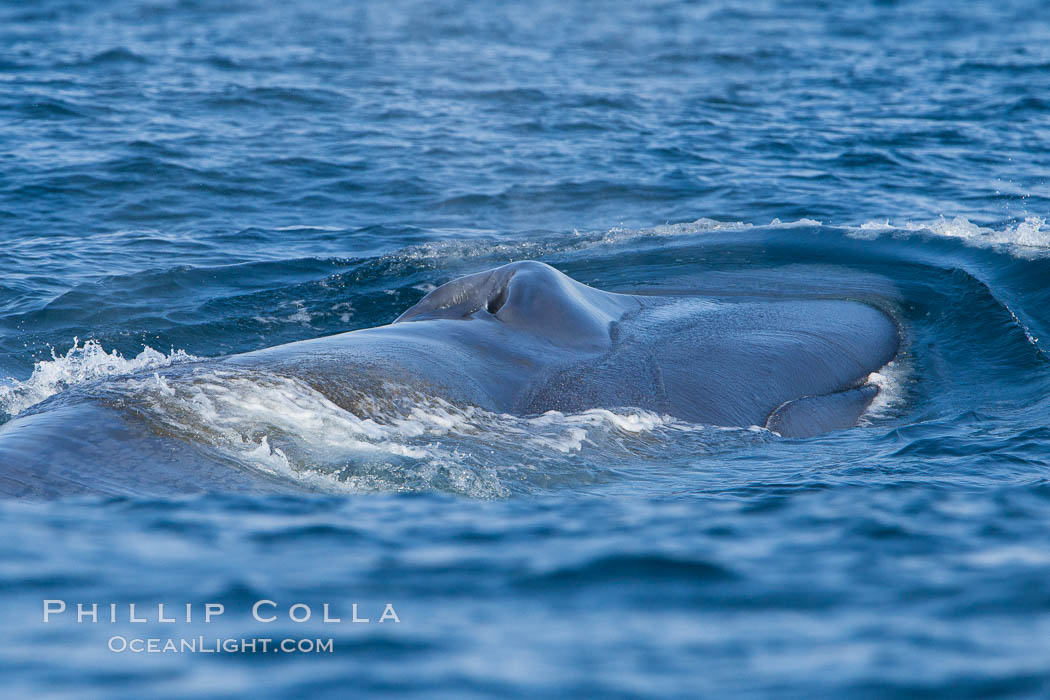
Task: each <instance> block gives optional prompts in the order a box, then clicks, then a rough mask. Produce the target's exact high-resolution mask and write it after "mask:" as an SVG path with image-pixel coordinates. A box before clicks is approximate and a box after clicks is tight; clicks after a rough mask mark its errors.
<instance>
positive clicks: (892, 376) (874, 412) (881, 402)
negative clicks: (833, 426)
mask: <svg viewBox="0 0 1050 700" xmlns="http://www.w3.org/2000/svg"><path fill="white" fill-rule="evenodd" d="M908 376H909V372H908V370H907V367H906V366H905V363H903V362H900V361H897V360H895V361H893V362H889V363H887V364H886V365H885V366H884V367H882V368H881V369H880V370H879V371H878V372H872V373H871V374H869V375H868V379H867V383H868V384H874V385H875V386H876V387H878V389H879V393H878V394H876V395H875V398H874V400H872V402H871V404H870V405H869V406H868V409H867V410H866V411H865V412H864V415H862V416H861V418H860V420H859V421H858V423H857V424H858V425H869V424H870V423H871V422H872V421H875V420H878V419H880V418H887V417H890V416H892V415H893V413H894V412H895V410H896V409H897V408H898V407H900V406H901V404H903V403H904V386H905V383H906V382H907V378H908Z"/></svg>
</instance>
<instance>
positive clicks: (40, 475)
mask: <svg viewBox="0 0 1050 700" xmlns="http://www.w3.org/2000/svg"><path fill="white" fill-rule="evenodd" d="M898 347H899V332H898V329H897V326H896V324H895V323H894V322H893V321H892V320H891V319H890V318H889V317H888V316H887V315H886V314H884V313H883V312H881V311H879V310H877V309H875V308H873V307H871V306H868V305H866V304H862V303H858V302H853V301H838V300H812V299H809V300H800V299H773V300H762V301H715V300H712V299H709V298H705V297H689V296H674V297H665V296H640V295H628V294H615V293H611V292H605V291H601V290H598V289H594V288H592V287H588V286H586V285H583V284H581V283H579V282H576V281H575V280H573V279H571V278H569V277H567V276H566V275H564V274H562V273H560V272H558V271H557V270H555V269H554V268H552V267H550V266H548V265H546V264H543V263H539V262H531V261H527V262H516V263H511V264H509V265H504V266H502V267H498V268H495V269H492V270H488V271H485V272H480V273H477V274H473V275H469V276H467V277H463V278H460V279H457V280H454V281H452V282H449V283H447V284H445V285H443V286H441V287H439V288H437V289H435V290H434V291H432V292H431V293H430V294H428V295H427V296H426V297H424V298H423V299H422V300H421V301H420V302H419V303H417V304H416V305H415V306H413V307H411V308H410V309H408V310H407V311H405V312H404V313H403V314H402V315H401V316H400V317H399V318H398V319H397V320H396V321H394V322H393V323H392V324H390V325H387V326H381V327H377V328H369V329H364V330H357V331H351V332H347V333H341V334H338V335H334V336H328V337H323V338H317V339H314V340H306V341H301V342H296V343H289V344H287V345H281V346H277V347H273V348H267V349H264V350H259V351H256V352H250V353H246V354H243V355H234V356H230V357H226V358H219V359H214V360H206V361H204V362H205V363H207V364H209V365H211V366H221V367H229V368H235V369H237V370H244V371H249V372H250V371H252V370H253V368H255V369H260V370H265V371H267V372H270V373H276V374H278V375H282V376H287V377H294V378H297V379H300V380H302V381H304V382H306V383H307V384H309V385H310V386H311V387H313V388H314V389H316V390H318V391H320V392H321V393H323V394H324V395H325V396H326V397H327V398H328V399H330V400H331V401H333V402H334V403H336V404H338V405H342V406H344V407H345V406H347V404H349V403H350V399H349V398H348V396H349V393H348V392H349V390H350V388H351V387H349V386H348V385H349V384H350V383H353V385H354V387H355V388H356V389H357V390H358V391H360V390H361V388H362V387H365V389H366V390H367V388H368V387H369V386H371V385H374V386H376V387H379V386H381V385H382V384H383V383H384V382H395V383H397V384H399V385H404V386H406V387H409V388H412V389H417V390H420V391H424V392H426V393H428V394H430V395H436V396H439V397H441V398H443V399H445V400H447V401H450V402H452V403H456V404H459V405H466V404H470V405H474V406H478V407H481V408H483V409H487V410H490V411H495V412H500V413H511V414H518V415H530V414H539V413H543V412H545V411H549V410H558V411H563V412H571V411H581V410H586V409H590V408H597V407H603V408H615V407H626V406H633V407H638V408H643V409H647V410H650V411H654V412H657V413H660V414H668V415H671V416H675V417H677V418H680V419H682V420H685V421H690V422H695V423H705V424H713V425H722V426H752V425H758V426H765V427H767V428H769V429H770V430H772V431H774V432H777V433H779V434H780V435H782V436H785V437H806V436H812V435H816V434H820V433H825V432H828V431H832V430H837V429H842V428H848V427H850V426H853V425H854V424H855V423H856V421H857V419H858V418H859V417H860V416H861V414H862V413H863V412H864V410H865V409H866V408H867V406H868V405H869V404H870V402H871V401H872V399H873V398H874V397H875V395H876V393H877V391H878V390H877V388H876V387H875V386H873V385H871V384H868V383H867V378H868V376H869V375H870V374H871V373H872V372H875V371H877V370H879V369H880V368H881V367H883V366H884V365H885V364H887V363H888V362H890V361H891V360H892V359H893V358H894V356H895V355H896V353H897V351H898ZM200 365H201V363H191V364H190V365H183V366H175V367H171V368H166V369H165V370H162V371H161V374H163V375H164V377H165V379H166V380H168V381H179V378H180V376H184V375H186V374H187V373H188V372H190V371H191V370H192V369H193V368H194V367H199V366H200ZM130 413H131V412H129V411H128V410H127V407H126V406H120V405H114V404H113V402H107V401H104V400H101V399H99V398H98V395H97V392H96V393H92V392H89V391H85V390H84V389H83V388H74V389H72V390H70V391H67V392H63V393H62V394H58V395H56V396H53V397H51V398H50V399H48V400H47V401H44V402H43V403H41V404H38V405H37V406H35V407H33V408H32V409H31V410H30V411H29V412H27V413H26V414H23V415H20V416H18V417H16V418H14V419H12V420H10V421H8V422H7V423H6V424H4V425H3V426H2V428H0V493H3V494H7V495H12V496H29V497H44V498H49V497H56V496H62V495H67V494H130V495H138V496H152V495H165V494H172V493H183V492H206V491H230V490H234V491H246V490H247V491H267V490H291V489H293V488H301V487H298V486H293V485H290V484H284V483H280V482H279V480H276V479H273V478H267V477H266V476H265V475H261V474H258V473H255V472H251V473H249V471H248V470H245V469H243V468H237V467H234V466H231V465H229V464H222V463H219V462H217V461H216V460H215V459H214V457H212V458H207V457H205V456H204V453H203V452H202V451H201V450H199V449H195V447H194V445H192V444H191V442H192V441H188V440H185V439H179V438H175V437H171V436H166V435H163V434H160V433H161V432H162V431H157V430H154V429H151V428H150V427H149V426H148V425H146V424H144V423H143V421H141V420H139V419H136V418H135V417H134V416H133V415H130Z"/></svg>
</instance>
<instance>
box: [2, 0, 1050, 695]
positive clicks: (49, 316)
mask: <svg viewBox="0 0 1050 700" xmlns="http://www.w3.org/2000/svg"><path fill="white" fill-rule="evenodd" d="M1048 168H1050V7H1048V6H1047V5H1046V4H1045V3H1042V2H1036V1H1035V0H1000V1H998V2H973V3H953V2H947V1H946V0H915V1H914V2H905V1H900V2H894V1H892V0H858V2H853V3H830V2H817V1H813V2H804V1H802V0H755V1H754V2H750V3H738V2H729V1H717V0H712V1H710V2H688V1H686V0H638V1H636V2H619V1H616V0H613V1H610V2H601V3H599V2H592V1H589V0H560V1H558V2H548V1H547V0H538V1H537V2H532V3H514V2H511V3H496V2H474V3H467V2H449V1H445V0H438V1H436V2H413V1H408V0H386V1H385V2H371V1H368V0H366V1H362V2H357V3H338V2H328V1H326V0H305V1H304V2H300V3H278V2H265V1H262V0H260V1H257V2H249V1H247V0H245V1H239V0H233V1H231V2H223V3H219V2H206V1H204V0H199V1H198V0H155V1H153V2H110V1H104V0H92V1H91V2H87V1H80V0H40V1H39V2H34V3H19V2H6V3H3V4H2V5H0V422H6V421H9V420H11V419H14V418H15V417H16V416H19V415H27V412H29V413H32V412H33V411H34V410H37V408H38V407H39V406H40V405H41V404H44V402H47V401H51V402H54V401H60V400H61V397H62V396H63V395H64V393H65V392H68V391H70V390H71V389H73V388H83V387H90V386H96V385H99V386H108V385H109V384H107V383H111V382H114V381H118V380H119V381H121V382H124V383H125V384H124V385H127V382H131V381H135V382H140V384H141V386H139V385H135V386H136V387H139V388H136V389H135V391H134V392H132V393H131V394H130V395H129V396H130V398H127V397H125V399H122V400H127V401H130V402H132V403H136V404H137V405H142V406H147V407H148V406H153V405H154V404H153V403H151V402H158V401H161V400H162V399H163V396H162V394H163V391H161V389H160V388H157V387H156V386H152V385H150V386H147V385H148V384H149V382H150V381H151V377H153V372H155V371H157V370H159V369H162V368H166V367H168V366H171V365H180V364H187V365H192V364H193V363H195V362H198V361H200V359H201V358H215V357H221V356H226V355H231V354H235V353H242V352H248V351H252V350H257V349H261V348H266V347H271V346H275V345H279V344H282V343H289V342H293V341H298V340H304V339H310V338H317V337H321V336H325V335H331V334H335V333H340V332H344V331H349V330H354V329H360V328H368V327H372V326H377V325H382V324H386V323H390V322H391V321H393V320H394V319H395V318H397V316H398V315H399V314H400V313H402V312H403V311H404V310H405V309H407V308H409V307H410V306H412V305H413V304H414V303H416V302H417V301H419V300H420V299H422V298H423V297H424V295H425V294H426V293H428V292H429V291H431V290H433V289H434V288H435V287H436V286H438V285H440V284H443V283H445V282H448V281H450V280H453V279H455V278H457V277H460V276H462V275H466V274H470V273H473V272H478V271H481V270H485V269H489V268H492V267H495V266H497V265H502V264H505V263H508V262H512V261H517V260H540V261H542V262H545V263H548V264H550V265H552V266H553V267H555V268H557V269H558V270H560V271H562V272H564V273H566V274H568V275H570V276H571V277H573V278H575V279H577V280H579V281H581V282H583V283H585V284H588V285H591V286H594V287H597V288H599V289H605V290H613V291H624V292H632V291H637V292H645V293H659V292H661V291H664V292H667V291H669V290H683V289H689V290H691V293H695V294H699V295H702V296H709V297H726V296H732V295H733V294H735V293H737V292H738V291H739V288H738V285H740V284H741V280H746V283H747V287H748V289H752V290H753V289H755V288H763V289H767V290H769V291H770V292H771V293H776V294H782V295H784V296H786V297H792V296H795V297H806V298H821V299H849V300H853V301H860V302H863V303H868V304H870V305H874V306H877V307H878V308H881V309H884V310H886V311H887V313H889V314H890V315H892V316H893V318H894V319H895V321H896V322H897V324H898V325H899V327H900V329H901V337H902V346H901V352H900V354H899V355H898V356H897V358H896V359H895V360H894V362H893V363H892V364H891V365H890V366H888V367H887V368H885V369H884V370H880V372H879V373H878V374H877V375H876V376H873V379H872V381H874V382H875V383H876V384H877V385H878V386H879V388H880V393H879V396H878V397H877V398H876V400H875V402H874V403H873V404H872V406H871V407H870V408H869V409H868V411H867V412H866V413H865V414H864V416H862V418H861V420H860V421H859V423H858V425H857V426H856V427H854V428H850V429H847V430H839V431H834V432H830V433H826V434H823V435H819V436H816V437H810V438H785V437H782V436H780V435H777V434H775V433H773V432H771V431H769V430H766V429H764V428H762V427H760V426H738V427H726V426H721V427H719V426H711V425H702V424H693V423H689V422H686V421H683V420H681V419H677V418H674V417H672V416H668V415H663V414H660V413H658V412H653V411H649V410H643V409H641V408H638V407H633V406H608V407H601V408H595V409H592V410H587V411H583V412H579V413H571V412H570V413H565V412H549V413H544V414H540V415H527V416H510V415H502V414H496V413H491V412H486V411H483V410H480V409H478V408H476V407H471V406H461V405H453V404H449V403H446V402H441V401H437V400H425V399H423V398H420V399H419V400H417V401H409V402H407V403H406V402H401V403H397V404H396V405H387V404H384V403H382V402H377V403H376V404H375V405H374V407H373V409H372V411H371V412H370V413H368V414H354V413H353V412H350V411H347V410H345V409H343V408H340V407H339V406H336V405H334V404H332V403H330V402H325V401H321V400H318V399H317V397H316V396H315V395H313V394H311V393H310V391H309V390H308V389H307V388H305V387H303V386H301V385H297V384H294V383H282V382H279V381H267V382H262V381H253V380H251V379H246V378H244V377H240V376H225V375H221V374H219V375H216V376H213V377H210V378H209V381H207V382H205V383H203V384H202V385H201V386H200V387H199V390H198V391H197V392H196V393H194V394H192V395H186V396H180V397H178V401H177V402H175V400H174V399H171V400H170V401H169V403H167V404H165V406H168V407H169V408H170V409H171V411H172V412H171V413H169V414H164V415H165V416H168V418H170V416H172V415H175V414H176V413H177V416H178V420H179V421H182V423H179V425H183V424H184V423H185V421H186V420H190V419H192V421H194V422H193V425H195V426H197V428H196V429H195V430H196V432H194V433H193V435H192V436H191V437H190V438H186V437H185V436H183V437H184V439H188V440H190V441H191V442H194V444H198V443H199V445H198V446H199V448H200V449H201V450H202V451H203V452H204V453H206V454H208V455H210V456H211V457H213V458H214V459H216V460H220V461H222V460H225V462H224V463H228V464H230V465H233V466H231V468H233V467H234V466H235V467H236V468H244V469H254V470H260V471H262V472H265V473H268V474H272V475H275V478H279V479H282V480H284V482H286V483H288V484H292V485H294V484H296V483H301V484H302V485H303V489H302V490H301V492H296V491H295V489H292V491H291V492H290V493H284V494H279V495H262V494H260V495H252V494H230V493H207V494H196V495H185V496H179V497H157V496H155V495H153V494H151V493H150V492H149V491H148V490H146V491H144V492H143V493H142V494H139V495H136V494H132V495H127V496H119V497H118V496H114V497H88V496H80V497H73V498H65V499H59V500H51V501H43V502H40V501H34V500H18V499H5V500H3V501H0V525H2V532H3V533H4V536H3V538H2V541H0V601H2V602H0V611H2V618H0V619H2V622H3V629H4V634H3V635H2V636H0V674H2V678H3V686H4V688H5V690H4V694H5V695H7V696H9V697H33V698H45V697H104V698H116V697H129V698H131V697H135V698H138V697H154V698H167V697H186V696H191V695H192V696H196V697H215V698H233V697H242V696H247V695H251V696H256V697H263V696H266V697H270V696H272V697H289V698H291V697H378V696H397V697H415V698H428V699H429V698H456V699H461V698H519V697H520V698H626V697H632V698H633V697H652V698H695V697H705V698H706V697H726V698H766V697H777V698H818V697H819V698H913V697H922V698H968V697H975V698H976V697H980V698H992V697H995V698H999V697H1004V698H1005V697H1010V698H1013V697H1033V698H1038V697H1048V696H1050V536H1048V533H1050V424H1048V418H1050V362H1048V355H1047V353H1048V342H1050V226H1048V225H1047V223H1046V217H1047V216H1048V215H1050V189H1048V188H1047V179H1046V174H1047V171H1048ZM347 381H349V382H352V381H353V378H352V377H351V378H348V379H347ZM151 386H152V388H151ZM44 405H47V404H44ZM172 406H174V408H172ZM158 415H159V414H158ZM186 416H190V418H186ZM158 420H160V419H158ZM171 420H172V421H174V420H175V419H174V418H171ZM170 427H171V426H170V425H168V424H167V423H165V424H164V425H162V426H161V427H159V428H158V430H161V429H164V430H166V429H168V428H170ZM172 429H173V428H172ZM180 434H181V433H180ZM69 459H70V460H74V462H75V460H76V459H77V455H75V454H71V455H69ZM92 459H93V460H96V461H95V462H92V461H91V460H92ZM84 460H85V461H84V463H82V464H80V463H73V464H70V463H68V462H65V463H63V464H61V465H56V467H61V468H63V469H75V470H77V471H79V472H81V473H85V474H90V473H91V472H92V469H93V468H100V467H102V466H105V465H104V464H102V462H103V461H104V457H99V456H98V455H95V456H93V457H91V458H88V457H84ZM2 468H3V465H0V470H2ZM48 601H50V602H48ZM59 602H61V607H62V608H63V610H62V612H58V609H59ZM78 604H80V605H81V615H80V620H79V621H78V619H77V605H78ZM111 605H112V606H113V607H111ZM131 605H135V606H136V607H135V608H134V609H131V608H130V607H129V606H131ZM159 605H163V606H164V608H161V609H158V606H159ZM209 605H211V606H221V608H222V611H221V612H218V611H219V608H217V607H212V608H208V607H207V606H209ZM92 606H95V607H94V608H93V607H92ZM187 606H188V607H187ZM297 606H299V607H297ZM325 606H327V608H326V607H325ZM49 611H50V614H49ZM92 611H94V614H92ZM209 611H210V612H211V615H210V617H211V618H212V619H210V620H207V621H206V619H205V618H206V616H208V612H209ZM391 614H392V615H393V616H392V617H391ZM307 615H308V617H306V618H304V616H307ZM169 618H171V619H174V621H173V622H167V621H165V620H167V619H169ZM187 618H189V619H187ZM271 618H272V619H271ZM326 618H327V620H326ZM366 618H367V619H368V622H363V620H364V619H366ZM383 618H385V619H383ZM139 619H145V620H146V622H137V621H136V620H139ZM355 619H357V620H359V621H356V622H355V621H354V620H355ZM381 619H382V621H380V620H381ZM45 620H46V621H45ZM336 620H338V621H336ZM262 638H265V639H269V640H273V641H272V642H271V644H272V645H273V646H274V647H276V648H277V651H273V650H272V649H269V648H268V649H267V650H266V651H265V652H264V651H261V647H260V646H259V645H260V644H261V642H258V641H256V646H255V647H254V648H251V649H247V650H246V649H244V648H243V647H242V646H238V647H237V648H236V650H232V651H231V650H227V649H225V648H224V641H223V640H227V639H233V640H238V645H239V644H240V640H258V639H262ZM151 639H152V640H158V641H157V642H156V644H155V645H156V646H157V649H158V650H157V651H151V650H150V648H149V647H150V645H151V644H152V643H151V642H150V641H149V640H151ZM285 639H290V640H294V646H295V648H294V649H283V648H280V642H281V640H285ZM136 640H137V641H136ZM169 640H175V645H176V646H179V645H182V644H183V642H187V643H188V642H189V641H192V642H193V645H194V648H193V650H186V649H177V650H176V651H170V650H169V651H165V650H164V649H163V647H164V646H165V645H166V643H167V642H168V641H169ZM304 640H305V642H308V643H306V644H305V646H299V645H300V643H301V642H304Z"/></svg>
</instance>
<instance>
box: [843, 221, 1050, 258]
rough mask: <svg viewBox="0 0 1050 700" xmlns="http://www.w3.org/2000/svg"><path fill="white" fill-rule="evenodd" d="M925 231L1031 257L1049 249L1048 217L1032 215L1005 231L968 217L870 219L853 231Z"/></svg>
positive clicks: (855, 233) (859, 233)
mask: <svg viewBox="0 0 1050 700" xmlns="http://www.w3.org/2000/svg"><path fill="white" fill-rule="evenodd" d="M895 232H905V233H926V234H932V235H934V236H938V237H942V238H956V239H959V240H961V241H963V242H964V243H965V244H966V245H970V246H973V247H976V248H991V247H999V248H1005V249H1006V250H1007V251H1008V252H1010V253H1011V254H1012V255H1014V256H1015V257H1022V258H1030V257H1033V256H1036V255H1040V254H1045V253H1046V251H1047V250H1048V249H1050V227H1047V226H1046V219H1043V218H1041V217H1037V216H1029V217H1026V218H1025V219H1024V221H1020V222H1018V223H1017V224H1014V225H1011V226H1006V227H1005V228H1003V229H1002V230H996V229H993V228H987V227H984V226H978V225H977V224H975V223H973V222H972V221H970V220H969V219H967V218H966V217H965V216H956V217H954V218H951V219H948V218H946V217H944V216H941V217H940V218H939V219H937V220H936V221H931V222H926V223H916V222H913V221H908V222H905V223H904V224H893V223H891V222H890V221H889V220H887V221H868V222H866V223H864V224H861V226H860V227H859V228H857V229H853V230H852V231H851V235H852V236H854V237H855V238H876V237H878V236H879V235H881V234H883V233H895Z"/></svg>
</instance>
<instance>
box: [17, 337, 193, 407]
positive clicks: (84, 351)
mask: <svg viewBox="0 0 1050 700" xmlns="http://www.w3.org/2000/svg"><path fill="white" fill-rule="evenodd" d="M196 359H197V358H196V357H194V356H193V355H189V354H187V353H186V352H185V351H183V350H172V351H171V352H170V353H168V354H167V355H165V354H164V353H162V352H158V351H157V350H154V349H153V348H151V347H148V346H147V347H144V348H143V349H142V352H140V353H139V354H138V355H136V356H135V357H133V358H131V359H125V358H124V356H123V355H121V354H120V353H118V352H117V351H116V350H113V351H112V352H109V353H107V352H106V351H105V350H103V349H102V345H101V344H99V342H98V341H96V340H88V341H85V343H84V344H83V345H81V344H80V340H79V339H78V338H74V339H73V347H71V348H70V349H69V350H68V351H67V352H66V354H64V355H57V354H56V353H55V350H54V348H52V349H51V359H50V360H41V361H39V362H37V363H36V364H34V366H33V373H32V375H30V377H29V378H28V379H26V380H25V381H18V380H16V379H12V380H9V383H7V384H2V385H0V409H3V411H4V412H5V413H7V414H8V415H12V416H13V415H17V414H18V413H21V412H22V411H24V410H26V409H27V408H29V407H30V406H34V405H36V404H38V403H40V402H41V401H43V400H44V399H46V398H48V397H49V396H53V395H55V394H57V393H59V392H60V391H65V390H66V389H68V388H70V387H72V386H76V385H77V384H84V383H86V382H91V381H94V380H96V379H102V378H103V377H111V376H117V375H122V374H130V373H132V372H138V371H141V370H148V369H156V368H160V367H167V366H169V365H172V364H175V363H178V362H189V361H192V360H196Z"/></svg>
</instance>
